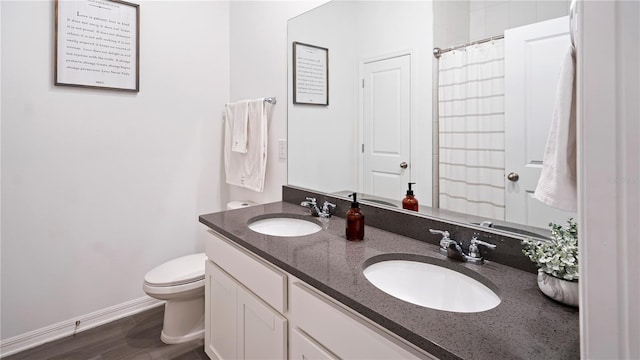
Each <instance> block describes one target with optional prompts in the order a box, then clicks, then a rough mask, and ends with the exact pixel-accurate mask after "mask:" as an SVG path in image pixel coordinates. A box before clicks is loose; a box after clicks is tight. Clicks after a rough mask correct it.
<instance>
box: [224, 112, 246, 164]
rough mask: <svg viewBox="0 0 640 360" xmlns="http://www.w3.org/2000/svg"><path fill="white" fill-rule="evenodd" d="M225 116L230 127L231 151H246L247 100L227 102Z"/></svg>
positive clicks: (244, 152)
mask: <svg viewBox="0 0 640 360" xmlns="http://www.w3.org/2000/svg"><path fill="white" fill-rule="evenodd" d="M226 110H227V111H226V118H227V120H230V122H229V123H228V124H229V126H230V128H231V151H235V152H239V153H243V154H246V153H247V121H248V113H247V111H248V102H247V101H240V102H236V103H230V104H227V107H226Z"/></svg>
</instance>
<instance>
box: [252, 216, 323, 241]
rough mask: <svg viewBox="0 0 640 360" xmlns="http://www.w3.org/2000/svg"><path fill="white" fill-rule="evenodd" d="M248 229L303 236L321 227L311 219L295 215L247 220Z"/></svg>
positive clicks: (288, 235) (267, 233)
mask: <svg viewBox="0 0 640 360" xmlns="http://www.w3.org/2000/svg"><path fill="white" fill-rule="evenodd" d="M248 225H249V229H251V230H253V231H255V232H258V233H260V234H265V235H271V236H284V237H292V236H305V235H311V234H314V233H317V232H318V231H320V230H322V227H321V226H320V225H318V224H316V223H315V222H313V221H309V220H305V219H300V218H296V217H269V218H263V219H258V220H254V221H250V222H249V224H248Z"/></svg>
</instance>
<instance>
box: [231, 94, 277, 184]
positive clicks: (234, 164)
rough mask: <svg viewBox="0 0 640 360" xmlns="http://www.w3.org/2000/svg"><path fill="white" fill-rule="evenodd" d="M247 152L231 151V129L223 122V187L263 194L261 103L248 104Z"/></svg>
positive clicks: (264, 138)
mask: <svg viewBox="0 0 640 360" xmlns="http://www.w3.org/2000/svg"><path fill="white" fill-rule="evenodd" d="M247 104H248V109H247V114H248V123H247V152H246V153H238V152H235V151H232V150H231V146H230V142H231V141H232V136H233V134H232V130H231V129H232V128H231V127H230V124H229V122H230V120H229V118H228V117H226V119H225V124H226V126H225V132H224V133H225V144H229V145H225V147H224V165H225V172H226V179H227V184H231V185H237V186H242V187H245V188H248V189H251V190H254V191H258V192H262V191H263V190H264V178H265V174H266V169H267V135H268V134H267V125H268V124H267V112H266V111H265V106H266V105H265V102H264V99H257V100H251V101H248V103H247Z"/></svg>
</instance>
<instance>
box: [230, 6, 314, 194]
mask: <svg viewBox="0 0 640 360" xmlns="http://www.w3.org/2000/svg"><path fill="white" fill-rule="evenodd" d="M325 1H326V0H325ZM325 1H316V0H309V1H232V2H231V10H230V19H231V29H230V39H231V41H230V44H231V47H230V58H231V72H230V73H231V78H232V79H233V81H232V82H231V90H230V100H231V101H235V100H241V99H256V98H261V97H268V96H275V97H277V100H278V103H277V104H276V105H275V106H274V108H273V115H272V118H271V120H270V123H269V139H268V155H267V175H266V179H265V187H264V192H262V193H258V192H254V191H251V190H248V189H245V188H241V187H237V186H233V185H227V186H228V188H229V199H231V200H252V201H256V202H259V203H266V202H272V201H279V200H281V199H282V185H285V184H287V160H281V159H279V158H278V140H279V139H287V83H288V79H287V49H288V47H289V46H290V45H289V44H288V43H287V20H288V19H289V18H291V17H294V16H297V15H299V14H301V13H303V12H305V11H307V10H309V9H312V8H314V7H316V6H318V5H319V4H321V3H323V2H325ZM221 110H222V109H220V111H221ZM225 200H226V199H225Z"/></svg>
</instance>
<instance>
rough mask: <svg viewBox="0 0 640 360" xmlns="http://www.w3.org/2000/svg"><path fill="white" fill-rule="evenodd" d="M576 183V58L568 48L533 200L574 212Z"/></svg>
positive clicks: (575, 206)
mask: <svg viewBox="0 0 640 360" xmlns="http://www.w3.org/2000/svg"><path fill="white" fill-rule="evenodd" d="M576 183H577V181H576V96H575V59H574V54H573V50H572V49H571V48H569V50H567V54H566V55H565V58H564V62H563V64H562V69H561V70H560V79H559V80H558V87H557V92H556V102H555V108H554V111H553V119H552V120H551V129H550V131H549V138H548V139H547V146H546V148H545V151H544V157H543V158H542V173H541V174H540V179H538V186H537V187H536V191H535V193H534V194H533V197H534V198H536V199H538V200H540V201H541V202H542V203H544V204H546V205H549V206H553V207H555V208H558V209H562V210H566V211H572V212H575V211H576V208H577V185H576Z"/></svg>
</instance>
